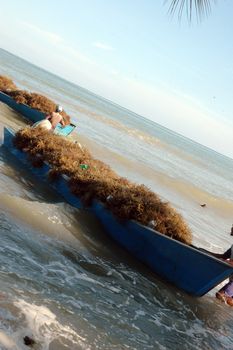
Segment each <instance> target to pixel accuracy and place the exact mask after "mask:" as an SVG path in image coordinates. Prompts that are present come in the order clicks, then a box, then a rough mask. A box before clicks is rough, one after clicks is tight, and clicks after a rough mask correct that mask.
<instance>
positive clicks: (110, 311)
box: [0, 50, 233, 350]
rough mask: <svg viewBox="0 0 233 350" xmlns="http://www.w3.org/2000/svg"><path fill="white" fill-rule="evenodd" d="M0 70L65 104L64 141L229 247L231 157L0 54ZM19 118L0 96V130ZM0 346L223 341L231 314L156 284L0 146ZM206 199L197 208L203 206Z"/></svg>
mask: <svg viewBox="0 0 233 350" xmlns="http://www.w3.org/2000/svg"><path fill="white" fill-rule="evenodd" d="M0 74H1V75H7V76H9V77H11V78H12V79H13V80H14V81H15V83H16V84H17V85H18V86H19V87H20V88H22V89H27V90H30V91H35V92H39V93H42V94H44V95H46V96H48V97H50V98H52V99H53V100H54V101H56V102H57V103H59V104H62V105H63V106H64V108H65V110H66V111H67V113H69V114H70V115H71V117H72V121H73V122H75V124H76V125H77V128H76V131H75V132H74V135H73V137H74V138H75V139H77V140H78V141H79V142H81V143H82V144H83V145H85V146H86V147H88V148H89V150H91V152H92V154H93V155H94V156H96V157H97V158H99V159H101V160H103V161H105V162H106V163H108V164H110V166H111V167H112V168H113V169H114V170H116V171H117V172H118V173H119V174H121V175H122V176H125V177H127V178H129V179H130V180H132V181H134V182H136V183H144V184H146V185H147V186H148V187H149V188H151V189H152V190H153V191H155V192H156V193H158V194H159V195H160V196H161V198H163V199H164V200H166V201H169V202H170V203H171V204H172V205H173V206H174V207H175V208H176V209H177V211H178V212H180V213H181V214H182V215H183V217H184V218H185V220H186V221H187V223H188V224H189V226H190V228H191V229H192V232H193V241H194V243H195V244H196V245H198V246H201V247H204V248H207V249H211V250H213V251H216V252H222V251H224V250H225V249H227V248H228V247H229V245H230V244H231V243H232V237H230V235H229V231H230V227H231V224H232V219H233V218H232V213H233V188H232V181H233V160H232V159H230V158H227V157H225V156H223V155H221V154H218V153H216V152H214V151H213V150H210V149H208V148H206V147H204V146H202V145H200V144H197V143H195V142H193V141H192V140H189V139H187V138H185V137H183V136H181V135H178V134H176V133H174V132H173V131H171V130H168V129H166V128H164V127H162V126H161V125H158V124H156V123H154V122H152V121H150V120H147V119H145V118H143V117H142V116H139V115H137V114H135V113H133V112H131V111H129V110H127V109H125V108H123V107H121V106H119V105H116V104H113V103H112V102H110V101H108V100H106V99H104V98H103V97H100V96H97V95H95V94H93V93H92V92H90V91H87V90H85V89H83V88H82V87H79V86H77V85H74V84H72V83H70V82H67V81H65V80H63V79H61V78H59V77H57V76H55V75H53V74H51V73H49V72H46V71H44V70H42V69H40V68H38V67H36V66H34V65H32V64H30V63H29V62H26V61H24V60H22V59H20V58H18V57H16V56H14V55H11V54H9V53H7V52H6V51H4V50H0ZM4 125H8V126H11V127H12V128H13V129H15V130H17V129H18V128H20V127H22V126H24V125H25V123H24V121H23V120H22V118H21V117H20V116H19V115H18V114H17V113H15V112H13V111H12V110H10V108H8V107H7V106H5V105H4V104H0V127H1V128H2V127H3V126H4ZM0 174H1V175H0V207H1V211H0V234H1V240H0V261H1V263H0V282H1V283H0V349H26V348H28V347H26V346H25V345H24V344H23V337H24V336H25V335H28V336H32V337H33V338H34V339H35V340H36V345H35V349H43V350H44V349H50V350H52V349H57V350H59V349H74V350H76V349H140V350H141V349H231V348H232V342H233V331H232V327H231V324H232V315H233V314H232V310H231V309H230V308H229V307H227V306H225V305H223V304H221V303H219V302H218V301H216V300H215V298H214V294H215V290H213V291H211V292H210V293H208V294H207V295H206V296H204V297H202V298H200V299H196V298H192V297H190V296H187V295H186V294H185V293H182V292H181V291H178V290H177V289H175V288H173V287H171V286H170V285H168V284H166V283H164V282H162V281H161V280H159V279H158V278H157V277H156V276H154V275H153V274H151V273H150V271H148V270H147V269H146V268H145V267H144V266H142V265H141V264H139V263H138V262H136V261H135V260H134V259H132V258H131V257H130V256H128V254H127V253H125V252H124V251H123V250H121V248H120V247H118V246H117V245H116V244H114V243H113V242H112V241H111V240H109V239H108V238H107V237H106V236H105V235H104V233H103V232H102V229H101V226H100V225H99V223H98V222H96V220H95V218H93V217H92V216H91V215H90V214H87V213H86V212H83V211H79V210H75V209H74V208H72V207H70V206H69V205H67V204H65V203H64V202H63V200H62V198H61V197H59V196H57V195H56V194H55V193H54V192H53V191H51V190H48V187H47V186H45V185H43V184H39V183H38V182H37V181H36V180H35V179H34V178H33V176H31V175H30V174H29V173H28V172H27V170H26V169H22V167H21V166H20V165H19V164H17V163H16V162H15V161H14V159H13V158H12V157H11V156H10V155H9V154H8V153H7V151H5V150H3V149H0ZM202 203H205V204H206V207H205V208H202V207H201V206H200V204H202Z"/></svg>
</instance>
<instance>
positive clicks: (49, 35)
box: [20, 21, 63, 44]
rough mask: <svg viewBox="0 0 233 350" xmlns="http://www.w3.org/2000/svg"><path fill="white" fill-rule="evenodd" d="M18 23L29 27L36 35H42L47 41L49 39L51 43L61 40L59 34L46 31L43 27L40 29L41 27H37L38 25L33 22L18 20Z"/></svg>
mask: <svg viewBox="0 0 233 350" xmlns="http://www.w3.org/2000/svg"><path fill="white" fill-rule="evenodd" d="M20 24H21V25H23V26H24V27H26V28H27V29H30V30H31V31H33V32H34V33H36V34H37V35H39V36H42V37H44V38H45V39H47V40H48V41H50V42H51V43H53V44H57V43H61V42H62V41H63V39H62V37H61V36H59V35H57V34H55V33H53V32H48V31H46V30H44V29H41V28H39V27H37V26H35V25H34V24H31V23H29V22H25V21H20Z"/></svg>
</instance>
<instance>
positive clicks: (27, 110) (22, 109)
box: [0, 92, 76, 136]
mask: <svg viewBox="0 0 233 350" xmlns="http://www.w3.org/2000/svg"><path fill="white" fill-rule="evenodd" d="M0 101H1V102H3V103H5V104H7V105H8V106H9V107H11V108H12V109H14V110H15V111H16V112H18V113H20V114H22V115H23V116H24V118H26V119H27V120H30V121H31V122H32V123H36V122H38V121H40V120H43V119H44V118H45V117H46V114H45V113H42V112H40V111H38V110H36V109H34V108H31V107H29V106H28V105H25V104H23V103H17V102H16V101H15V100H14V99H13V98H12V97H10V96H8V95H7V94H4V93H3V92H0ZM75 128H76V125H75V124H73V123H71V124H70V125H66V126H65V127H62V125H61V124H60V123H59V124H58V125H57V126H56V128H55V131H54V132H55V133H56V134H58V135H62V136H68V135H69V134H70V133H71V132H72V131H73V130H74V129H75Z"/></svg>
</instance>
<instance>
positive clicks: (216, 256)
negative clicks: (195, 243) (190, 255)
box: [209, 248, 231, 260]
mask: <svg viewBox="0 0 233 350" xmlns="http://www.w3.org/2000/svg"><path fill="white" fill-rule="evenodd" d="M209 253H210V254H211V255H213V256H214V257H215V258H219V259H224V260H226V259H230V257H231V248H229V249H228V250H227V251H225V253H222V254H219V253H212V252H209Z"/></svg>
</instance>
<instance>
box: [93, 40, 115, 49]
mask: <svg viewBox="0 0 233 350" xmlns="http://www.w3.org/2000/svg"><path fill="white" fill-rule="evenodd" d="M93 46H95V47H97V48H98V49H102V50H105V51H114V50H115V49H114V48H113V47H112V46H110V45H107V44H104V43H101V42H100V41H96V42H95V43H93Z"/></svg>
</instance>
